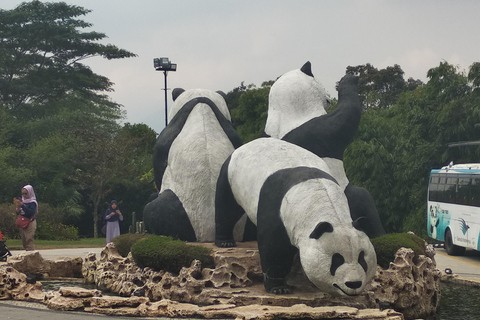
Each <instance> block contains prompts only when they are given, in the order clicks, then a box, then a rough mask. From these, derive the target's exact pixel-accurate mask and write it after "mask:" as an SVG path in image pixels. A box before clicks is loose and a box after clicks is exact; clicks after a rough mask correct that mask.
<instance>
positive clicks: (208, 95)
mask: <svg viewBox="0 0 480 320" xmlns="http://www.w3.org/2000/svg"><path fill="white" fill-rule="evenodd" d="M172 95H173V100H174V105H173V107H172V110H171V111H170V114H169V123H168V125H167V126H166V127H165V129H164V130H163V131H162V132H161V133H160V135H159V136H158V138H157V141H156V143H155V147H154V151H153V169H154V177H155V183H156V185H157V188H159V194H158V196H157V197H156V198H155V199H154V200H153V201H151V202H149V203H148V204H147V205H146V206H145V208H144V222H145V227H146V229H147V231H148V232H150V233H153V234H160V235H167V236H173V237H175V238H178V239H181V240H184V241H198V242H213V241H214V239H215V209H214V205H215V186H216V182H217V177H218V174H219V172H220V168H221V166H222V164H223V163H224V161H225V159H227V157H228V156H229V155H230V154H231V153H232V152H233V150H234V149H235V148H237V147H239V146H240V145H241V144H242V142H241V139H240V137H239V136H238V134H237V133H236V131H235V130H234V129H233V127H232V125H231V122H230V113H229V110H228V108H227V104H226V102H225V99H224V97H223V95H224V94H223V93H220V92H214V91H210V90H204V89H193V90H188V91H185V90H183V89H174V90H173V92H172Z"/></svg>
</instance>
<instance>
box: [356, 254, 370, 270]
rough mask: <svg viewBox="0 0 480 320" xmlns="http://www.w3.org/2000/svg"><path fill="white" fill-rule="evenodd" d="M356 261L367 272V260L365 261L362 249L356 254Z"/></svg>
mask: <svg viewBox="0 0 480 320" xmlns="http://www.w3.org/2000/svg"><path fill="white" fill-rule="evenodd" d="M358 263H359V264H360V265H361V266H362V268H363V270H364V271H365V272H367V270H368V264H367V261H365V252H364V251H362V252H360V254H359V255H358Z"/></svg>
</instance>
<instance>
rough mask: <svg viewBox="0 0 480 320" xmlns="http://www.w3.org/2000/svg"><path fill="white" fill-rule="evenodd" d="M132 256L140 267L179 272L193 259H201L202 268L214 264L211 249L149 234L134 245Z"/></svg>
mask: <svg viewBox="0 0 480 320" xmlns="http://www.w3.org/2000/svg"><path fill="white" fill-rule="evenodd" d="M132 256H133V259H134V260H135V263H136V264H137V265H138V266H139V267H140V268H145V267H150V268H152V269H154V270H165V271H168V272H171V273H174V274H178V273H179V272H180V270H181V269H182V267H189V266H190V264H191V263H192V261H193V260H200V261H201V263H202V268H205V267H212V266H213V265H214V261H213V257H212V256H211V255H210V250H209V249H207V248H205V247H200V246H194V245H188V244H186V243H185V242H183V241H180V240H174V239H172V238H171V237H166V236H153V235H152V236H148V237H146V238H144V239H141V240H140V241H138V242H137V243H135V244H134V245H133V246H132Z"/></svg>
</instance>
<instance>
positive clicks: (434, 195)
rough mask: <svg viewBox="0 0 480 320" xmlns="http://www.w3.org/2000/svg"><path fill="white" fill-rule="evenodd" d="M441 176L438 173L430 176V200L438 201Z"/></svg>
mask: <svg viewBox="0 0 480 320" xmlns="http://www.w3.org/2000/svg"><path fill="white" fill-rule="evenodd" d="M439 181H440V177H439V176H438V174H432V175H431V177H430V183H429V186H428V198H429V200H430V201H438V197H439V195H438V182H439Z"/></svg>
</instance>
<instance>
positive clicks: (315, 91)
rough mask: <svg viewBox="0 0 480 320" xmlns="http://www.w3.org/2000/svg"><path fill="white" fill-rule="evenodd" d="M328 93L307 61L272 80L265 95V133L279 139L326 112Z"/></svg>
mask: <svg viewBox="0 0 480 320" xmlns="http://www.w3.org/2000/svg"><path fill="white" fill-rule="evenodd" d="M327 107H328V102H327V95H326V92H325V89H324V88H323V86H322V85H321V84H320V83H319V82H318V81H317V80H315V78H314V77H313V74H312V71H311V65H310V62H307V63H305V64H304V65H303V67H302V68H301V69H297V70H293V71H290V72H287V73H285V74H284V75H282V76H281V77H280V78H278V79H277V81H275V83H274V84H273V86H272V88H271V89H270V94H269V97H268V114H267V122H266V125H265V133H266V134H268V135H269V136H271V137H273V138H278V139H281V138H283V136H284V135H285V134H287V133H288V132H290V131H291V130H293V129H295V128H297V127H299V126H300V125H302V124H303V123H305V122H307V121H309V120H311V119H312V118H315V117H319V116H321V115H324V114H326V111H325V110H326V109H327Z"/></svg>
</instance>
